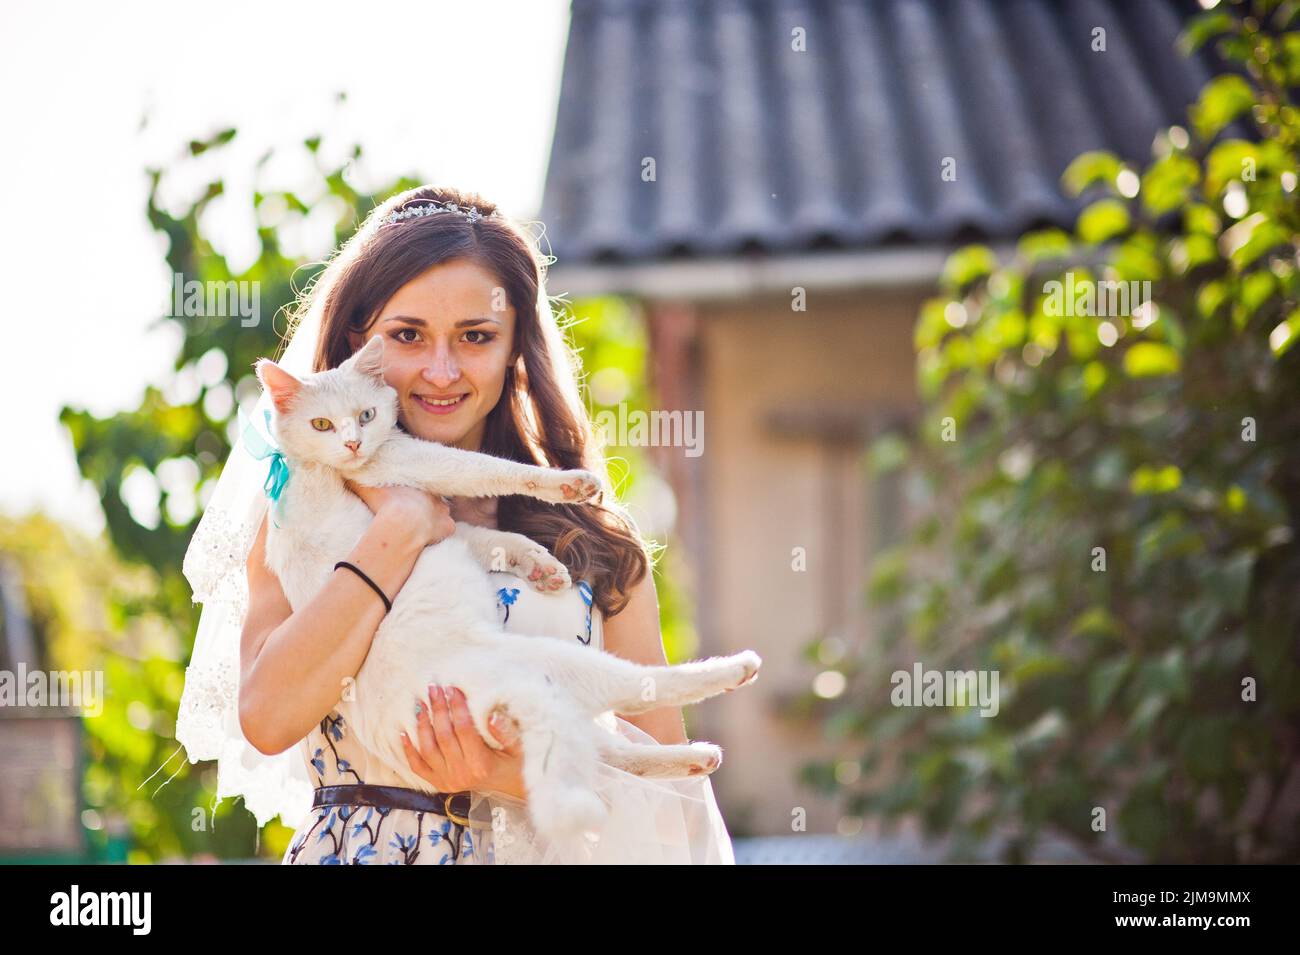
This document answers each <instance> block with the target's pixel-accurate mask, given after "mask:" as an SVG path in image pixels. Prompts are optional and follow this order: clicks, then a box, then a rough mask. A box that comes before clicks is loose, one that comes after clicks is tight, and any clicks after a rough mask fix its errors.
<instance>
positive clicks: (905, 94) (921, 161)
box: [541, 0, 1212, 265]
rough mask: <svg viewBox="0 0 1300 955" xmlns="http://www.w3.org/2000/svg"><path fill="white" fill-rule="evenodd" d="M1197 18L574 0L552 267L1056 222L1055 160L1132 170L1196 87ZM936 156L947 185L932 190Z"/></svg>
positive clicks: (998, 1)
mask: <svg viewBox="0 0 1300 955" xmlns="http://www.w3.org/2000/svg"><path fill="white" fill-rule="evenodd" d="M1197 9H1199V7H1198V5H1197V3H1196V2H1195V0H713V2H703V0H575V2H574V3H573V6H572V23H571V26H570V31H569V42H568V48H567V51H566V53H565V62H564V75H563V80H562V84H561V96H560V105H559V113H558V116H557V120H556V130H555V139H554V142H553V144H552V152H551V160H550V167H549V171H548V174H547V182H546V189H545V196H544V200H543V207H542V211H541V217H542V219H543V221H545V223H546V225H547V237H548V239H549V241H550V243H551V251H552V252H553V253H554V254H555V255H556V256H557V257H558V259H559V262H560V264H561V265H563V264H571V263H577V262H601V261H615V262H616V261H647V260H658V259H664V258H677V257H693V256H697V255H718V254H724V255H725V254H729V253H733V252H739V251H748V250H763V251H801V250H807V249H810V248H848V249H854V248H864V247H870V246H878V245H884V244H891V243H908V242H925V243H945V242H952V241H964V240H966V239H969V238H972V237H976V236H979V237H984V238H1001V237H1009V236H1013V235H1016V234H1018V233H1019V232H1021V231H1023V230H1024V229H1026V228H1030V227H1034V226H1038V225H1043V224H1048V223H1054V224H1061V225H1067V224H1069V223H1070V221H1072V219H1073V215H1074V213H1075V212H1076V211H1077V206H1076V205H1075V204H1074V203H1071V202H1069V201H1067V200H1066V199H1065V197H1063V196H1062V195H1061V193H1060V191H1059V186H1058V183H1059V177H1060V174H1061V172H1062V171H1063V170H1064V169H1065V167H1066V165H1067V164H1068V163H1069V161H1070V160H1071V159H1072V158H1074V157H1075V156H1076V155H1078V154H1079V153H1080V152H1083V151H1085V150H1088V149H1098V148H1108V149H1112V150H1114V151H1116V152H1118V153H1120V154H1121V155H1123V156H1125V157H1126V158H1130V159H1134V160H1142V159H1145V158H1147V157H1148V156H1149V155H1150V148H1151V142H1152V137H1153V135H1154V133H1155V132H1156V130H1158V129H1159V128H1161V127H1163V126H1167V125H1170V124H1172V123H1175V122H1181V121H1183V117H1184V114H1185V107H1186V104H1187V103H1189V102H1190V101H1191V100H1192V99H1194V98H1195V94H1196V92H1197V91H1198V90H1199V89H1200V87H1201V85H1202V84H1203V83H1204V82H1205V81H1206V80H1207V79H1208V78H1209V77H1210V76H1211V75H1212V73H1211V72H1210V71H1209V70H1208V69H1207V67H1206V65H1205V62H1204V60H1203V59H1202V58H1200V57H1198V58H1196V59H1185V58H1183V57H1182V55H1181V54H1179V53H1178V52H1177V51H1176V50H1175V48H1174V40H1175V37H1176V36H1177V34H1178V31H1179V29H1180V26H1181V22H1182V21H1183V20H1184V19H1185V18H1186V17H1187V15H1189V14H1190V13H1192V12H1194V11H1196V10H1197ZM795 27H803V28H804V30H805V31H806V52H802V53H800V52H796V51H794V50H793V49H792V48H791V39H792V33H791V31H792V29H794V28H795ZM1095 27H1102V28H1104V29H1105V30H1106V50H1105V52H1093V51H1092V48H1091V46H1092V36H1093V33H1092V31H1093V29H1094V28H1095ZM646 156H651V157H654V159H655V163H656V181H654V182H644V181H642V178H641V174H642V159H643V157H646ZM947 156H951V157H953V158H955V159H956V161H957V165H956V171H957V178H956V181H955V182H945V181H942V180H941V177H940V168H941V163H942V160H943V158H944V157H947Z"/></svg>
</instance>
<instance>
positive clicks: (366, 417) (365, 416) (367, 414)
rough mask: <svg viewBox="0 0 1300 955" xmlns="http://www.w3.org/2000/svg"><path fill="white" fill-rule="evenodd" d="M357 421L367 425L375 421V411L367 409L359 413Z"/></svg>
mask: <svg viewBox="0 0 1300 955" xmlns="http://www.w3.org/2000/svg"><path fill="white" fill-rule="evenodd" d="M357 420H358V421H360V422H361V423H362V424H368V423H370V422H371V421H374V420H375V409H374V408H367V409H366V410H365V411H363V412H361V414H360V415H359V416H358V418H357Z"/></svg>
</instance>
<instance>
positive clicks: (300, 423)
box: [256, 335, 397, 470]
mask: <svg viewBox="0 0 1300 955" xmlns="http://www.w3.org/2000/svg"><path fill="white" fill-rule="evenodd" d="M383 358H384V339H383V337H382V336H379V335H376V336H375V337H373V338H371V339H370V341H368V342H366V344H365V347H363V348H361V349H360V350H358V351H357V353H356V354H354V355H353V356H352V357H351V358H349V359H348V360H347V361H345V362H343V364H341V365H339V366H338V367H337V368H331V369H329V370H328V371H322V372H317V373H316V374H314V375H309V376H307V377H305V378H303V379H302V380H299V379H298V378H295V377H294V376H293V375H291V374H289V373H288V372H287V371H285V370H284V369H283V368H281V367H280V366H279V365H277V364H276V363H275V362H273V361H271V360H270V359H269V358H262V359H260V360H259V361H258V362H257V366H256V367H257V377H258V378H259V379H260V380H261V382H262V386H263V387H264V388H266V390H267V391H268V392H270V394H271V403H272V405H273V406H274V408H275V410H274V412H273V413H272V431H273V433H274V437H275V439H276V441H277V442H279V445H280V448H281V449H282V450H283V451H284V453H285V454H287V455H288V456H289V457H291V458H296V459H298V460H303V461H315V462H317V463H320V464H325V465H329V466H330V467H333V468H339V469H342V470H347V469H348V468H352V467H356V466H358V465H361V464H364V463H365V462H366V460H367V459H368V458H369V457H370V456H371V455H372V454H374V452H375V450H376V449H377V448H378V447H379V446H380V445H382V444H383V443H384V441H386V440H387V439H388V437H389V436H390V435H391V434H392V433H393V430H394V428H395V427H396V425H397V392H396V391H394V390H393V389H392V388H390V387H389V386H388V385H387V384H385V383H384V374H383V371H384V361H383Z"/></svg>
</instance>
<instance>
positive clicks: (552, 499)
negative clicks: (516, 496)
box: [525, 471, 600, 504]
mask: <svg viewBox="0 0 1300 955" xmlns="http://www.w3.org/2000/svg"><path fill="white" fill-rule="evenodd" d="M525 486H526V487H527V489H528V493H529V495H531V496H532V497H535V498H537V499H538V500H539V501H546V502H547V503H548V504H581V503H583V502H586V501H591V500H593V499H594V498H595V497H596V496H597V495H598V494H600V480H599V479H598V478H597V477H596V475H594V474H592V473H591V472H590V471H548V472H546V473H545V474H544V475H540V476H539V479H537V480H530V481H527V482H525Z"/></svg>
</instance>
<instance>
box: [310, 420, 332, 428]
mask: <svg viewBox="0 0 1300 955" xmlns="http://www.w3.org/2000/svg"><path fill="white" fill-rule="evenodd" d="M311 426H312V427H313V428H315V429H316V430H317V431H333V430H334V425H332V424H331V423H330V419H329V418H312V419H311Z"/></svg>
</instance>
